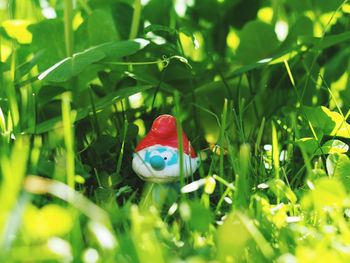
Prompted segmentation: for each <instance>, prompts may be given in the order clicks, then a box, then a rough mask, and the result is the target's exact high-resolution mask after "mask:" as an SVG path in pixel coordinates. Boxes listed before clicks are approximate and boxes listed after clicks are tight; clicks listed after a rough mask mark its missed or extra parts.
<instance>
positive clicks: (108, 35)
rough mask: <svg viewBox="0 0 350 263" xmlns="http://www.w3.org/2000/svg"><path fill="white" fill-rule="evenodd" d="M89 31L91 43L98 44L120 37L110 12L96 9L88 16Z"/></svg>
mask: <svg viewBox="0 0 350 263" xmlns="http://www.w3.org/2000/svg"><path fill="white" fill-rule="evenodd" d="M86 22H87V31H88V35H89V43H90V45H92V46H93V45H97V44H101V43H104V42H108V41H117V40H119V39H120V37H119V33H118V31H117V30H116V28H115V25H114V21H113V18H112V16H111V14H110V12H106V11H103V10H100V9H97V10H94V11H93V12H92V14H90V16H89V17H88V18H87V20H86Z"/></svg>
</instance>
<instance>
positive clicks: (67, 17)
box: [64, 0, 73, 57]
mask: <svg viewBox="0 0 350 263" xmlns="http://www.w3.org/2000/svg"><path fill="white" fill-rule="evenodd" d="M72 21H73V4H72V0H64V38H65V44H66V55H67V57H71V56H72V55H73V25H72Z"/></svg>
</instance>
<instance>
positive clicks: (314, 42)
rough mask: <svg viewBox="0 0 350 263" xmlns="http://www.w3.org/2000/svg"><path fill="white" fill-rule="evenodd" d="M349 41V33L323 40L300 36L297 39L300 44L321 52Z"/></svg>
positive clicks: (327, 37)
mask: <svg viewBox="0 0 350 263" xmlns="http://www.w3.org/2000/svg"><path fill="white" fill-rule="evenodd" d="M349 40H350V31H346V32H344V33H340V34H337V35H330V36H326V37H324V38H322V37H312V36H301V37H300V38H299V41H300V43H303V44H304V45H308V46H313V47H314V48H316V49H318V50H321V49H325V48H329V47H331V46H334V45H338V44H340V43H342V42H346V41H349Z"/></svg>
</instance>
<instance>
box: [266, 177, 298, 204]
mask: <svg viewBox="0 0 350 263" xmlns="http://www.w3.org/2000/svg"><path fill="white" fill-rule="evenodd" d="M268 185H269V187H270V189H271V190H272V191H273V192H274V194H275V195H276V196H278V197H279V198H282V197H286V198H287V199H288V200H289V201H290V202H291V203H296V202H297V200H298V199H297V196H296V195H295V193H294V192H293V191H292V189H291V188H290V187H289V186H287V185H286V184H285V183H284V182H283V181H282V180H281V179H274V180H271V181H270V182H269V183H268Z"/></svg>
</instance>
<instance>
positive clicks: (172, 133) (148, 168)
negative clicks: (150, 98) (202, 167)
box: [132, 114, 200, 183]
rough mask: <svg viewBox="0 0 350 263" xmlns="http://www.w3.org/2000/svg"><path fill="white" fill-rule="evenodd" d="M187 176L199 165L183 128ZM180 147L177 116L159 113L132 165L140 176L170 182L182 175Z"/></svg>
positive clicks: (140, 145)
mask: <svg viewBox="0 0 350 263" xmlns="http://www.w3.org/2000/svg"><path fill="white" fill-rule="evenodd" d="M182 141H183V160H184V162H183V163H184V165H183V166H184V167H183V170H184V176H185V177H188V176H190V175H191V174H193V173H194V172H195V171H196V170H197V168H198V167H199V163H200V161H199V158H198V157H197V155H196V152H195V151H194V149H193V147H192V146H191V143H190V142H189V141H188V139H187V136H186V134H185V133H184V132H182ZM179 159H180V157H179V148H178V138H177V130H176V119H175V117H173V116H171V115H166V114H165V115H160V116H159V117H158V118H156V119H155V120H154V122H153V124H152V128H151V130H150V131H149V133H148V134H147V135H146V137H145V138H144V139H143V140H142V141H141V142H140V143H139V145H137V147H136V150H135V153H134V156H133V160H132V168H133V170H134V171H135V173H136V174H137V175H138V176H139V177H141V179H143V180H146V181H150V182H156V183H171V182H175V181H178V180H179V178H180V162H179Z"/></svg>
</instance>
